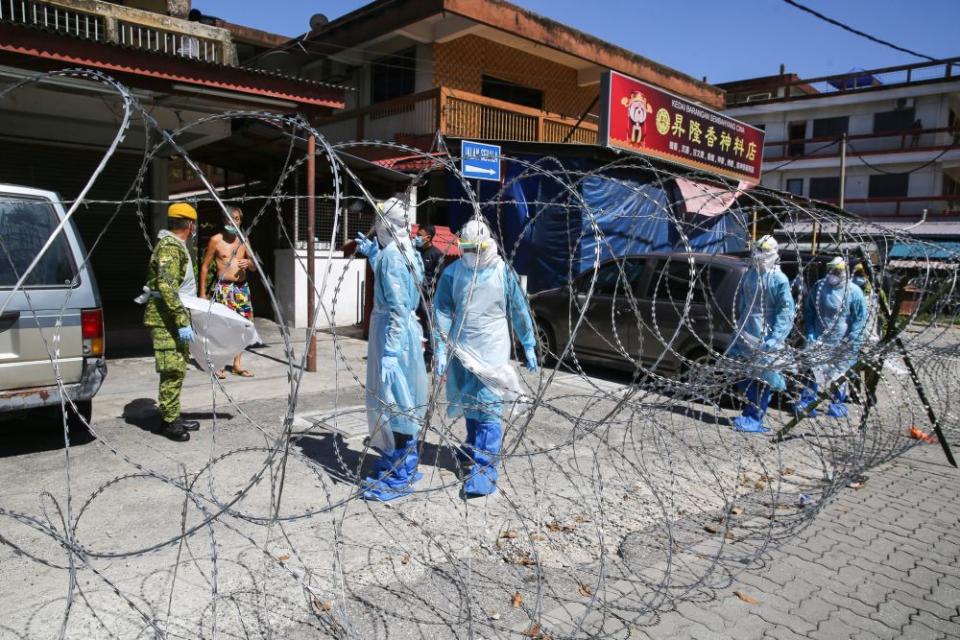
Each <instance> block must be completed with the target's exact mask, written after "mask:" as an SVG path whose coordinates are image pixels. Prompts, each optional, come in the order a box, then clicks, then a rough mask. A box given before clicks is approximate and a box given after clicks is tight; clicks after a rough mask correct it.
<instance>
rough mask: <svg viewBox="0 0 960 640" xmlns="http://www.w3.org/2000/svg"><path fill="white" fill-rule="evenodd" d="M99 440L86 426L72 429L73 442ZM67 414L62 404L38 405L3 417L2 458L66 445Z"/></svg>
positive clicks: (0, 447)
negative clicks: (62, 411)
mask: <svg viewBox="0 0 960 640" xmlns="http://www.w3.org/2000/svg"><path fill="white" fill-rule="evenodd" d="M94 440H96V438H95V437H94V436H93V434H92V433H90V432H89V431H87V430H86V429H71V430H70V446H71V447H78V446H83V445H85V444H89V443H91V442H93V441H94ZM64 444H65V443H64V438H63V414H62V413H61V411H60V408H59V407H52V408H47V409H34V410H32V411H25V412H23V413H22V414H20V415H18V416H16V417H14V418H11V419H5V420H3V421H0V458H7V457H13V456H21V455H25V454H30V453H41V452H43V451H56V450H58V449H63V447H64Z"/></svg>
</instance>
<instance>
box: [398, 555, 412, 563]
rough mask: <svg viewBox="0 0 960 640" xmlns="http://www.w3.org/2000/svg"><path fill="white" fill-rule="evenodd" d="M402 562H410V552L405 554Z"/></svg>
mask: <svg viewBox="0 0 960 640" xmlns="http://www.w3.org/2000/svg"><path fill="white" fill-rule="evenodd" d="M400 564H410V554H409V553H408V554H407V555H405V556H403V558H401V559H400Z"/></svg>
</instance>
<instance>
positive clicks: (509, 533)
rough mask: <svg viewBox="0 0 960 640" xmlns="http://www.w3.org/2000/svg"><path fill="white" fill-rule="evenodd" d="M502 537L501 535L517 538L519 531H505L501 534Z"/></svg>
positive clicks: (502, 536)
mask: <svg viewBox="0 0 960 640" xmlns="http://www.w3.org/2000/svg"><path fill="white" fill-rule="evenodd" d="M500 537H501V538H510V539H513V538H516V537H517V532H516V531H504V532H503V533H501V534H500Z"/></svg>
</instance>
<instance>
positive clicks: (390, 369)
mask: <svg viewBox="0 0 960 640" xmlns="http://www.w3.org/2000/svg"><path fill="white" fill-rule="evenodd" d="M399 376H400V361H399V360H397V356H383V358H382V359H381V360H380V381H381V382H383V383H384V384H386V385H393V384H394V383H395V382H396V381H397V378H398V377H399Z"/></svg>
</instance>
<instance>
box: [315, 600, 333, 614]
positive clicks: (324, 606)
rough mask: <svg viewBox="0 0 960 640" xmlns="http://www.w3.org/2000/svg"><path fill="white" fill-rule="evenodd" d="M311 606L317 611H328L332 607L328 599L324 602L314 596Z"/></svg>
mask: <svg viewBox="0 0 960 640" xmlns="http://www.w3.org/2000/svg"><path fill="white" fill-rule="evenodd" d="M313 607H314V608H315V609H316V610H317V611H330V610H331V609H333V603H332V602H330V601H329V600H327V601H325V602H321V601H320V599H319V598H314V599H313Z"/></svg>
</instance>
